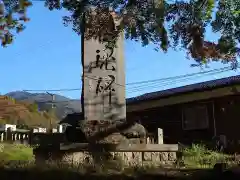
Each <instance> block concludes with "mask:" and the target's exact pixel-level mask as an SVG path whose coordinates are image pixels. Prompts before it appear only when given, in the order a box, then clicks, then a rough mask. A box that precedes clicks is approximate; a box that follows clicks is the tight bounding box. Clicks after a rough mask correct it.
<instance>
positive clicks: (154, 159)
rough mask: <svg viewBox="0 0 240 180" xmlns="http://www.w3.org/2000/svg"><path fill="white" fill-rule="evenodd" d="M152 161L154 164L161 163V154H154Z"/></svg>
mask: <svg viewBox="0 0 240 180" xmlns="http://www.w3.org/2000/svg"><path fill="white" fill-rule="evenodd" d="M152 161H154V162H159V161H160V154H159V152H152Z"/></svg>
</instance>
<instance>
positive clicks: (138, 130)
mask: <svg viewBox="0 0 240 180" xmlns="http://www.w3.org/2000/svg"><path fill="white" fill-rule="evenodd" d="M121 133H122V134H123V135H124V136H127V137H146V129H145V128H144V126H143V125H141V124H139V123H134V124H133V126H131V127H129V128H128V129H126V130H124V131H122V132H121Z"/></svg>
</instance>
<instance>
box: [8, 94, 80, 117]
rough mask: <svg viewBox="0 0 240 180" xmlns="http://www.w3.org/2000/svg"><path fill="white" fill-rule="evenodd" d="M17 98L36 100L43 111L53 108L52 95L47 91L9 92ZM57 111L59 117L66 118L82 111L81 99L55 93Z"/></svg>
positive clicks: (29, 100)
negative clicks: (69, 114)
mask: <svg viewBox="0 0 240 180" xmlns="http://www.w3.org/2000/svg"><path fill="white" fill-rule="evenodd" d="M6 96H10V97H12V98H14V99H16V100H24V101H28V102H35V103H36V104H38V107H39V109H40V110H41V111H43V110H50V109H51V98H52V97H51V96H50V95H49V94H47V93H29V92H23V91H15V92H10V93H7V94H6ZM54 104H55V112H56V116H57V118H58V119H62V118H64V117H65V116H66V115H67V114H68V113H74V112H76V113H79V112H81V101H80V100H77V99H70V98H67V97H65V96H60V95H57V94H55V101H54Z"/></svg>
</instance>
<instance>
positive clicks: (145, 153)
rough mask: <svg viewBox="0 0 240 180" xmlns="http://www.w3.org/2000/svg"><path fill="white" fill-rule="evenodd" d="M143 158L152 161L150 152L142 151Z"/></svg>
mask: <svg viewBox="0 0 240 180" xmlns="http://www.w3.org/2000/svg"><path fill="white" fill-rule="evenodd" d="M143 160H144V161H152V152H144V153H143Z"/></svg>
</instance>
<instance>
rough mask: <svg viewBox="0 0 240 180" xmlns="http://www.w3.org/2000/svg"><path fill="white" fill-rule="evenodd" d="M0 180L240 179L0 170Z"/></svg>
mask: <svg viewBox="0 0 240 180" xmlns="http://www.w3.org/2000/svg"><path fill="white" fill-rule="evenodd" d="M0 178H1V180H13V179H24V180H33V179H42V180H43V179H44V180H48V179H49V180H50V179H51V180H53V179H58V180H66V179H67V180H75V179H76V180H79V179H94V180H110V179H114V180H120V179H126V180H137V179H138V180H151V179H158V180H188V179H189V180H190V179H191V180H192V179H193V180H215V179H216V180H219V179H220V180H222V179H224V180H225V179H226V180H229V179H236V180H237V179H240V173H238V172H233V171H230V170H229V171H226V172H221V173H216V172H213V171H212V170H181V171H178V173H176V172H175V173H173V171H172V172H169V171H168V172H163V171H162V170H161V173H160V172H159V173H151V174H150V173H149V174H148V173H144V174H143V173H141V174H136V175H122V174H115V175H113V174H109V175H108V174H107V173H105V174H104V173H103V174H100V175H99V174H94V173H91V174H89V173H85V174H81V173H79V172H74V171H71V170H64V171H63V170H44V171H41V170H35V169H24V168H22V169H6V168H1V169H0Z"/></svg>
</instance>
